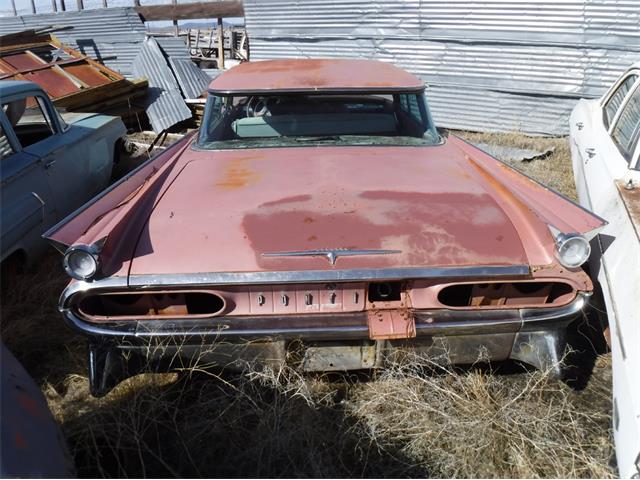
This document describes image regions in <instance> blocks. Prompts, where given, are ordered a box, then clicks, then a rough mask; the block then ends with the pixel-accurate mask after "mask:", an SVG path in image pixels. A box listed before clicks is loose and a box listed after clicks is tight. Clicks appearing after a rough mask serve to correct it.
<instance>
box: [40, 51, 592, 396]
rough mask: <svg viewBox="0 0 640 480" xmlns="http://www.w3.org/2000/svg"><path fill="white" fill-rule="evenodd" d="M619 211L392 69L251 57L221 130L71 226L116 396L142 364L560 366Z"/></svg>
mask: <svg viewBox="0 0 640 480" xmlns="http://www.w3.org/2000/svg"><path fill="white" fill-rule="evenodd" d="M603 225H604V221H603V220H602V219H600V218H599V217H597V216H595V215H593V214H591V213H589V212H587V211H586V210H583V209H582V208H581V207H579V206H577V205H575V204H574V203H572V202H571V201H569V200H567V199H566V198H564V197H562V196H560V195H559V194H557V193H555V192H553V191H551V190H549V189H548V188H546V187H544V186H542V185H540V184H538V183H536V182H535V181H533V180H531V179H529V178H527V177H525V176H523V175H522V174H519V173H517V172H516V171H514V170H512V169H511V168H509V167H508V166H506V165H505V164H503V163H501V162H500V161H498V160H496V159H494V158H492V157H490V156H489V155H487V154H485V153H483V152H482V151H481V150H479V149H477V148H475V147H473V146H471V145H470V144H468V143H465V142H464V141H463V140H461V139H459V138H456V137H454V136H446V135H443V134H441V132H439V131H438V130H437V129H436V127H435V125H434V122H433V119H432V117H431V115H430V113H429V109H428V106H427V101H426V96H425V86H424V84H423V83H422V81H421V80H419V79H418V78H417V77H415V76H413V75H411V74H409V73H407V72H406V71H404V70H401V69H399V68H396V67H394V66H393V65H390V64H388V63H381V62H376V61H369V60H274V61H263V62H248V63H243V64H241V65H239V66H237V67H235V68H233V69H231V70H229V71H227V72H224V73H222V74H221V75H220V76H219V77H217V78H216V79H215V80H214V81H213V82H212V83H211V85H210V86H209V91H208V100H207V104H206V109H205V115H204V119H203V122H202V126H201V127H200V130H199V132H198V133H197V134H193V135H190V136H187V137H185V138H184V139H183V140H181V141H179V142H178V143H176V144H174V145H173V146H172V147H170V148H168V149H167V150H165V151H164V152H162V153H161V154H160V155H158V156H156V157H155V158H153V159H151V160H150V161H148V162H147V163H145V164H144V165H142V166H141V167H139V168H138V169H137V170H135V171H133V172H131V173H130V174H129V175H128V176H127V177H125V178H124V179H123V180H122V181H120V182H119V183H117V184H115V185H113V186H112V187H111V188H110V189H109V190H107V191H105V192H104V193H103V194H101V195H100V196H98V197H97V198H95V199H94V200H93V201H91V202H90V203H88V204H86V205H85V206H84V207H82V208H81V209H80V210H79V211H77V212H76V213H74V214H73V215H72V216H71V217H69V218H67V219H65V220H64V221H62V222H61V223H60V224H59V225H57V226H55V227H54V228H53V229H51V230H50V231H49V232H47V234H46V237H47V238H49V239H50V240H51V241H52V242H53V243H54V245H56V246H57V247H58V248H59V249H61V251H63V252H65V254H64V268H65V269H66V271H67V272H68V274H69V275H70V276H71V277H72V278H73V280H72V282H71V283H70V284H69V286H68V287H67V289H66V290H65V291H64V293H63V295H62V298H61V300H60V310H61V311H62V313H63V315H64V318H65V319H66V320H67V322H68V323H69V324H70V325H71V326H72V327H73V328H75V329H76V330H78V331H79V332H81V333H83V334H84V335H86V336H87V338H88V340H89V361H90V369H89V371H90V382H91V388H92V392H93V393H94V395H103V394H105V393H106V392H108V391H109V390H110V389H111V388H112V387H113V386H114V385H115V384H117V383H118V382H119V381H121V380H122V379H124V378H126V377H128V376H131V375H133V374H135V373H137V372H139V371H140V369H141V368H143V366H145V367H149V366H150V365H153V366H155V367H154V368H156V370H158V369H160V370H165V369H172V368H176V367H182V366H185V365H191V364H193V362H194V361H204V362H206V364H209V365H213V364H217V365H219V366H223V367H224V366H235V367H238V366H240V365H241V364H243V363H244V362H257V363H259V364H265V363H267V364H273V363H276V364H281V363H283V362H292V363H294V364H295V366H296V368H300V369H301V370H303V371H332V370H334V371H344V370H358V369H372V368H376V367H380V366H383V365H384V364H385V361H387V359H389V358H390V357H391V356H392V355H394V354H396V353H397V352H406V351H408V352H415V353H419V354H421V355H427V356H440V355H442V354H443V353H446V354H447V356H448V358H449V360H450V361H451V362H453V363H473V362H475V361H476V360H477V359H478V358H480V357H482V358H485V359H488V360H505V359H516V360H519V361H521V362H524V363H527V364H531V365H533V366H536V367H539V368H553V367H554V366H557V362H558V360H559V359H560V357H561V356H562V353H563V351H564V348H565V335H564V332H565V330H566V328H567V326H568V325H569V324H570V323H571V322H572V321H573V320H575V319H576V318H578V317H579V316H580V315H581V312H582V310H583V309H584V308H585V305H586V304H587V301H588V298H589V296H590V294H591V292H592V289H593V286H592V283H591V281H590V279H589V277H588V276H587V274H586V273H585V272H584V271H583V270H582V268H581V265H582V264H583V263H584V262H586V261H587V259H588V257H589V254H590V244H589V240H590V239H591V238H592V237H593V236H594V235H595V234H596V233H597V231H598V230H599V229H600V228H601V227H603Z"/></svg>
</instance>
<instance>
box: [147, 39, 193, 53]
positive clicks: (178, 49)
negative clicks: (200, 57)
mask: <svg viewBox="0 0 640 480" xmlns="http://www.w3.org/2000/svg"><path fill="white" fill-rule="evenodd" d="M153 38H155V39H156V42H158V45H160V48H162V51H163V52H164V53H165V55H166V56H168V57H176V58H191V55H189V49H188V48H187V44H186V43H184V40H183V39H182V38H179V37H156V36H154V37H153Z"/></svg>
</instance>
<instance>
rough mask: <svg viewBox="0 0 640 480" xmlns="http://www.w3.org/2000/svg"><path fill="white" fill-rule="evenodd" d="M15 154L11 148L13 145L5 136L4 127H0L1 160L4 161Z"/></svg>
mask: <svg viewBox="0 0 640 480" xmlns="http://www.w3.org/2000/svg"><path fill="white" fill-rule="evenodd" d="M13 153H14V152H13V147H12V146H11V144H10V143H9V139H8V138H7V136H6V135H5V133H4V129H3V128H2V125H0V160H4V159H5V158H7V157H8V156H9V155H12V154H13Z"/></svg>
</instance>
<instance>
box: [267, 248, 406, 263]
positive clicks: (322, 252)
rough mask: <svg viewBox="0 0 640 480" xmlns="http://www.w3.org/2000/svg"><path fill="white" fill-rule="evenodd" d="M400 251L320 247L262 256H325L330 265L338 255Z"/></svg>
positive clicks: (382, 253)
mask: <svg viewBox="0 0 640 480" xmlns="http://www.w3.org/2000/svg"><path fill="white" fill-rule="evenodd" d="M393 253H402V250H367V249H363V250H350V249H348V248H331V249H329V248H321V249H318V250H300V251H295V252H269V253H263V254H262V256H263V257H325V258H326V259H327V260H329V263H330V264H331V265H335V264H336V260H337V259H338V257H354V256H356V255H391V254H393Z"/></svg>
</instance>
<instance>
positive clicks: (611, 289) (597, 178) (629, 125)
mask: <svg viewBox="0 0 640 480" xmlns="http://www.w3.org/2000/svg"><path fill="white" fill-rule="evenodd" d="M570 122H571V156H572V159H573V172H574V176H575V181H576V187H577V190H578V197H579V199H580V203H581V204H582V205H583V206H584V207H586V208H588V209H589V210H592V211H593V212H594V213H596V214H597V215H599V216H601V217H602V218H604V219H606V220H607V221H608V222H609V224H608V225H607V226H606V227H605V228H604V229H603V230H602V231H601V233H600V235H599V236H598V237H597V239H596V240H594V242H593V243H592V247H593V250H594V253H595V255H592V256H591V264H590V268H591V272H592V274H593V276H594V278H595V277H596V276H597V279H598V281H599V282H600V285H601V287H602V292H603V296H604V300H605V303H606V307H607V315H608V318H609V329H610V340H609V341H610V345H611V350H612V361H613V428H614V441H615V445H616V457H617V460H618V469H619V473H620V476H621V477H626V478H629V477H635V478H638V476H640V159H639V156H640V63H636V64H634V65H633V66H632V67H631V68H630V69H629V70H627V71H626V72H625V73H624V74H623V75H622V76H621V77H620V78H619V79H618V80H617V81H616V83H615V84H614V85H613V87H611V89H610V90H609V91H608V92H607V93H606V94H605V95H604V96H603V97H602V98H600V99H598V100H580V102H579V103H578V105H577V106H576V107H575V109H574V110H573V112H572V114H571V120H570Z"/></svg>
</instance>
